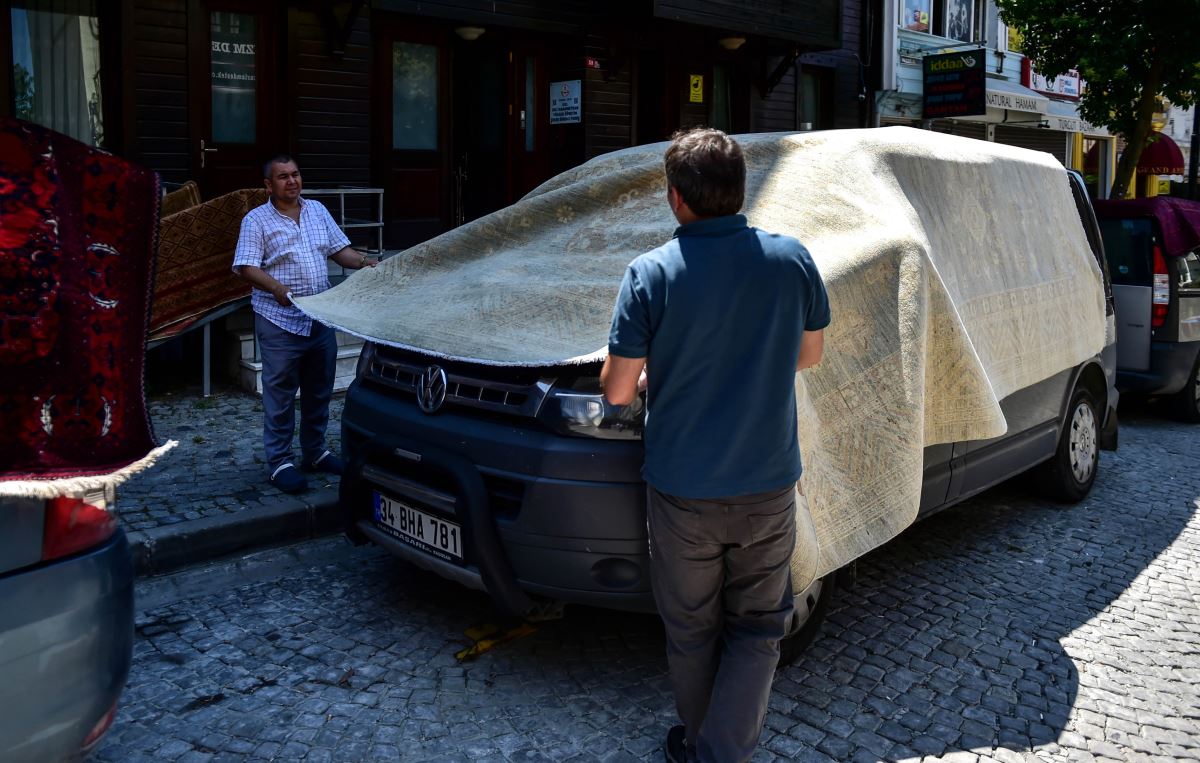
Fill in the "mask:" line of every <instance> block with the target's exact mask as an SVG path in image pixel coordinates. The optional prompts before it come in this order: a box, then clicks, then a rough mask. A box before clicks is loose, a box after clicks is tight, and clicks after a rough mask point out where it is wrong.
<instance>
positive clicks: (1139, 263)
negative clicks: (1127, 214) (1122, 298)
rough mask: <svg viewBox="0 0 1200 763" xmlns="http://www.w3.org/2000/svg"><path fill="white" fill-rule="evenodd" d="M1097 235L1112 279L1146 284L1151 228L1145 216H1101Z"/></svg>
mask: <svg viewBox="0 0 1200 763" xmlns="http://www.w3.org/2000/svg"><path fill="white" fill-rule="evenodd" d="M1100 236H1101V237H1102V238H1103V239H1104V254H1105V255H1106V256H1107V257H1108V269H1109V271H1110V273H1111V275H1112V282H1113V283H1115V284H1122V285H1125V286H1149V285H1150V280H1151V279H1150V274H1151V269H1152V268H1153V263H1151V261H1150V259H1151V246H1152V245H1153V243H1154V229H1153V227H1152V226H1151V224H1150V221H1149V220H1101V221H1100Z"/></svg>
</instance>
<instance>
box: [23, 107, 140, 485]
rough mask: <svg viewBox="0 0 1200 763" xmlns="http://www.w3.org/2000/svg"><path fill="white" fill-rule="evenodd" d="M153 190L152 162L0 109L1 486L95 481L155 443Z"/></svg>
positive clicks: (135, 460)
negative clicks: (150, 339)
mask: <svg viewBox="0 0 1200 763" xmlns="http://www.w3.org/2000/svg"><path fill="white" fill-rule="evenodd" d="M158 198H159V197H158V180H157V178H156V177H155V175H154V173H152V172H150V171H148V170H145V169H142V168H140V167H138V166H136V165H133V164H131V163H129V162H127V161H125V160H124V159H120V158H118V157H115V156H112V155H110V154H108V153H105V152H104V151H100V150H98V149H94V148H92V147H90V146H87V145H84V144H82V143H79V142H77V141H75V140H72V139H70V138H67V137H66V136H64V135H61V134H59V133H55V132H52V131H50V130H47V129H45V128H43V127H39V126H37V125H33V124H30V123H27V122H22V121H20V120H15V119H8V118H4V119H0V368H3V373H0V431H3V433H4V436H3V437H0V494H30V495H37V494H44V493H49V494H51V495H52V494H55V493H56V492H58V491H59V490H61V489H63V486H64V485H66V486H68V487H70V488H79V487H90V486H94V485H96V484H101V483H103V482H104V481H105V480H106V479H108V477H106V475H112V473H114V472H118V471H121V470H124V471H123V472H121V473H122V474H127V473H128V471H129V470H130V469H131V468H136V467H137V466H138V465H141V464H145V463H146V459H147V458H149V457H151V456H152V455H153V453H152V451H153V450H154V448H155V442H154V436H153V432H152V430H151V427H150V421H149V418H148V417H147V414H146V404H145V398H144V396H143V386H142V383H143V371H144V364H145V338H146V325H147V316H148V307H149V303H148V299H149V289H150V280H151V276H152V268H153V253H154V238H155V231H156V230H157V222H158ZM88 477H96V478H97V479H88ZM64 479H65V480H66V482H65V483H64V482H62V480H64ZM47 480H50V481H56V482H46V481H47ZM72 480H74V481H73V482H72Z"/></svg>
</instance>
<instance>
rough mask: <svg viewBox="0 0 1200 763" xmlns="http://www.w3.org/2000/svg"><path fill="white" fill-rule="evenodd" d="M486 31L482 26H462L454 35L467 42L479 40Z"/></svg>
mask: <svg viewBox="0 0 1200 763" xmlns="http://www.w3.org/2000/svg"><path fill="white" fill-rule="evenodd" d="M485 31H486V30H485V29H484V28H483V27H481V26H460V27H458V28H456V29H455V30H454V33H455V34H456V35H458V36H459V37H461V38H463V39H464V40H466V41H467V42H471V41H472V40H478V39H479V36H480V35H482V34H483V33H484V32H485Z"/></svg>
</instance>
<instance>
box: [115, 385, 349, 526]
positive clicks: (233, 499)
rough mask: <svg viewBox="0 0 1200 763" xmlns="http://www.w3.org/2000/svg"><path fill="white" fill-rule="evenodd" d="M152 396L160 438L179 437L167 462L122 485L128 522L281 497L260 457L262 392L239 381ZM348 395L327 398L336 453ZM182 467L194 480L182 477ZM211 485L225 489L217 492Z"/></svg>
mask: <svg viewBox="0 0 1200 763" xmlns="http://www.w3.org/2000/svg"><path fill="white" fill-rule="evenodd" d="M147 402H148V404H149V408H150V420H151V421H153V422H154V430H155V434H156V435H157V436H158V438H159V440H160V441H162V440H171V439H173V440H175V441H176V442H178V443H179V444H178V445H176V446H175V448H174V449H172V450H171V451H170V452H168V453H167V454H166V455H165V456H163V461H162V462H161V463H162V465H163V466H170V468H169V469H168V468H158V469H148V470H146V471H145V472H142V473H141V474H137V475H135V476H134V477H133V479H131V480H130V481H129V482H128V483H126V484H125V485H123V486H122V487H121V496H120V499H121V519H122V521H123V522H124V524H125V527H126V529H130V530H145V529H147V528H152V527H161V526H163V525H171V524H176V523H179V522H185V521H188V520H192V519H199V518H201V517H211V516H217V515H220V514H230V513H233V512H237V511H240V510H242V509H244V508H246V507H250V506H259V505H263V504H264V503H270V502H271V501H273V500H275V499H277V498H278V497H279V495H280V493H279V491H278V490H277V489H276V488H275V487H274V486H273V485H271V484H270V483H269V482H268V481H267V467H266V465H265V464H264V463H263V451H262V417H263V410H262V400H261V399H260V398H259V397H258V396H256V395H251V394H249V393H246V392H243V391H241V390H239V389H236V388H220V389H218V390H216V391H215V393H214V394H213V396H212V397H207V398H205V397H199V396H197V395H195V394H189V392H188V391H184V390H173V391H169V392H166V393H162V394H158V395H155V396H154V397H151V398H150V399H149V400H148V401H147ZM344 402H345V397H344V396H343V395H334V397H333V400H331V401H330V403H329V422H330V424H329V430H328V432H326V437H325V441H326V444H327V445H328V446H329V448H330V449H331V450H333V451H334V452H335V453H336V452H339V451H340V450H341V436H342V432H341V426H340V423H339V422H340V421H341V418H342V405H343V403H344ZM248 434H249V436H247V435H248ZM298 457H299V456H298V455H297V458H298ZM180 474H188V475H195V479H191V480H189V481H187V482H183V483H181V482H180V480H179V475H180ZM315 481H316V480H315V479H314V482H315ZM326 481H328V480H326ZM214 485H219V486H220V489H219V490H216V491H214V489H213V486H214ZM214 492H215V493H218V494H217V495H214Z"/></svg>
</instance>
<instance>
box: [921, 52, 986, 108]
mask: <svg viewBox="0 0 1200 763" xmlns="http://www.w3.org/2000/svg"><path fill="white" fill-rule="evenodd" d="M983 67H984V51H983V50H968V51H965V52H962V53H943V54H941V55H936V56H925V60H924V61H923V66H922V70H923V72H924V82H923V89H924V94H923V98H922V115H923V116H924V118H925V119H941V118H944V117H970V116H979V115H981V114H986V113H987V103H986V101H985V98H986V97H987V86H986V85H985V84H984V80H985V79H986V75H985V74H984V70H983Z"/></svg>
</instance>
